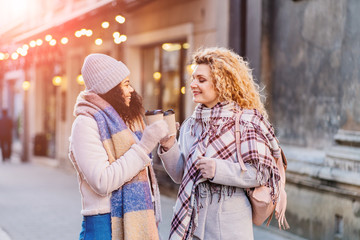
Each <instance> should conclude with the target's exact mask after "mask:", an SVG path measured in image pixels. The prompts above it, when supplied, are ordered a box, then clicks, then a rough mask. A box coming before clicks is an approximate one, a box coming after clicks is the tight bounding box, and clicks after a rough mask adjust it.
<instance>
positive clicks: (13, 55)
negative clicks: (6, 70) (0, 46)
mask: <svg viewBox="0 0 360 240" xmlns="http://www.w3.org/2000/svg"><path fill="white" fill-rule="evenodd" d="M18 58H19V54H18V53H16V52H14V53H13V54H11V59H12V60H16V59H18Z"/></svg>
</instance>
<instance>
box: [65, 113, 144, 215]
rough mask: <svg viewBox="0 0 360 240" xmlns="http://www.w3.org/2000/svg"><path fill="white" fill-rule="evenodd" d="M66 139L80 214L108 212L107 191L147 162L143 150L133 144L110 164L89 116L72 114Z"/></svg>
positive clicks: (130, 177)
mask: <svg viewBox="0 0 360 240" xmlns="http://www.w3.org/2000/svg"><path fill="white" fill-rule="evenodd" d="M134 136H135V135H134ZM135 139H137V138H136V137H135ZM69 140H70V155H71V153H73V156H70V159H72V162H73V165H74V167H75V169H76V170H77V172H78V182H79V189H80V194H81V202H82V210H81V214H82V215H84V216H89V215H97V214H104V213H109V212H110V196H111V192H112V191H114V190H116V189H118V188H119V187H121V186H122V185H123V184H124V183H125V182H127V181H129V180H131V179H132V178H133V177H134V176H135V175H137V174H138V173H139V172H140V171H141V170H143V169H144V168H145V167H146V166H148V165H149V164H150V163H151V159H150V158H149V156H148V155H147V154H146V152H145V151H144V150H143V149H142V148H141V147H140V146H139V145H138V144H133V145H132V146H131V148H130V149H129V150H128V151H127V152H126V153H125V154H124V155H123V156H121V157H120V158H119V159H117V160H116V161H115V162H113V163H112V164H111V165H110V164H109V161H108V155H107V154H106V151H105V149H104V147H103V144H102V142H101V140H100V134H99V129H98V126H97V123H96V121H95V120H94V119H93V118H91V117H86V116H82V115H80V116H78V117H76V119H75V121H74V123H73V125H72V130H71V137H70V138H69Z"/></svg>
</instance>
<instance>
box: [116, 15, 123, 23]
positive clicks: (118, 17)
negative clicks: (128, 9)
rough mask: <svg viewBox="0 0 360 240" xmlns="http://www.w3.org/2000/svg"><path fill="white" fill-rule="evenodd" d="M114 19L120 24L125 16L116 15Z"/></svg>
mask: <svg viewBox="0 0 360 240" xmlns="http://www.w3.org/2000/svg"><path fill="white" fill-rule="evenodd" d="M115 20H116V21H117V22H118V23H120V24H123V23H124V22H125V18H124V17H123V16H121V15H117V16H116V17H115Z"/></svg>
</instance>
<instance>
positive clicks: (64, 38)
mask: <svg viewBox="0 0 360 240" xmlns="http://www.w3.org/2000/svg"><path fill="white" fill-rule="evenodd" d="M60 42H61V43H62V44H64V45H65V44H67V43H68V42H69V39H68V38H67V37H63V38H62V39H61V40H60Z"/></svg>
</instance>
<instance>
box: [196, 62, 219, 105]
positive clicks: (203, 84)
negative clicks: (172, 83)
mask: <svg viewBox="0 0 360 240" xmlns="http://www.w3.org/2000/svg"><path fill="white" fill-rule="evenodd" d="M191 79H192V80H191V84H190V88H191V92H192V94H193V101H194V102H195V103H202V104H204V105H205V106H206V107H208V108H212V107H213V106H215V105H216V104H217V103H218V101H219V94H218V93H217V91H216V89H215V86H214V84H213V79H212V77H211V75H210V67H209V66H208V65H207V64H199V65H197V66H196V68H195V70H194V72H193V74H192V77H191Z"/></svg>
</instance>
